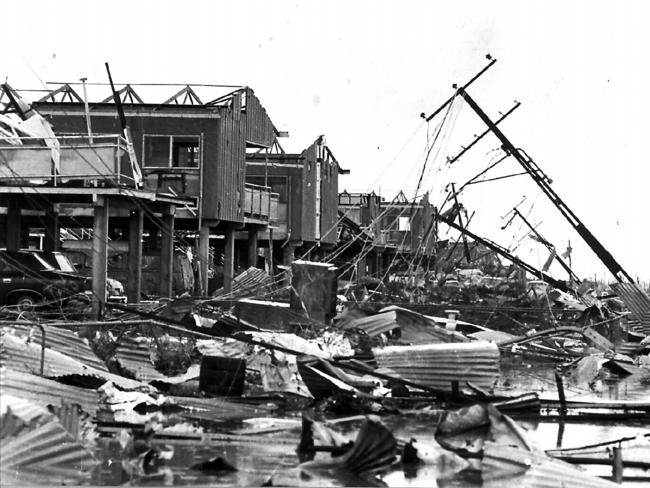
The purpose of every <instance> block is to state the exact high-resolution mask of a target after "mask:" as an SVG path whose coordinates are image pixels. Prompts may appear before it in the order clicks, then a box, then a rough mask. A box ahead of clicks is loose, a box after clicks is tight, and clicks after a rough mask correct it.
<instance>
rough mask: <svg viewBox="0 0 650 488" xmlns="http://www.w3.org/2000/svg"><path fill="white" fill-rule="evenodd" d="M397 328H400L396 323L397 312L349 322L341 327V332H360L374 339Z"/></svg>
mask: <svg viewBox="0 0 650 488" xmlns="http://www.w3.org/2000/svg"><path fill="white" fill-rule="evenodd" d="M399 328H400V326H399V324H398V323H397V312H395V311H391V312H384V313H378V314H377V315H370V316H369V317H363V318H360V319H355V320H351V321H350V322H348V323H346V324H345V325H343V326H342V327H341V330H347V331H353V330H362V331H364V332H365V333H366V334H368V336H370V337H376V336H378V335H380V334H385V333H386V332H390V331H391V330H395V329H399Z"/></svg>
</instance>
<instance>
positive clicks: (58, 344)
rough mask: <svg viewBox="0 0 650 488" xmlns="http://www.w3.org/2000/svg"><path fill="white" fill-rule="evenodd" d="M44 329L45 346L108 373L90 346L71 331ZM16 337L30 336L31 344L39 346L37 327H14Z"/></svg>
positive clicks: (44, 326)
mask: <svg viewBox="0 0 650 488" xmlns="http://www.w3.org/2000/svg"><path fill="white" fill-rule="evenodd" d="M43 328H44V329H45V345H46V347H48V348H50V349H53V350H55V351H59V352H62V353H63V354H66V355H68V356H70V357H73V358H75V359H76V360H77V361H79V362H81V363H83V364H87V365H88V366H92V367H93V368H95V369H98V370H100V371H108V368H107V367H106V364H104V361H102V360H101V359H99V358H98V357H97V355H96V354H95V353H94V352H93V350H92V349H91V348H90V346H89V345H88V344H87V343H86V342H85V341H84V339H82V338H81V337H79V336H78V335H77V334H76V333H74V332H73V331H71V330H66V329H61V328H58V327H50V326H48V325H45V324H43ZM15 330H16V335H18V336H26V335H31V337H32V342H33V343H35V344H38V345H41V341H42V337H41V331H40V330H39V329H38V327H22V326H21V327H16V329H15Z"/></svg>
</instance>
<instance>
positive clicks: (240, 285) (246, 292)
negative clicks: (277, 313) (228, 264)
mask: <svg viewBox="0 0 650 488" xmlns="http://www.w3.org/2000/svg"><path fill="white" fill-rule="evenodd" d="M272 286H273V278H271V276H270V275H269V274H268V273H267V272H266V271H264V270H262V269H259V268H255V267H252V266H251V267H250V268H248V269H247V270H245V271H243V272H242V273H240V274H239V275H237V276H236V277H235V278H234V279H233V281H232V289H231V291H230V292H228V293H225V292H224V289H223V288H219V289H218V290H217V291H215V292H214V293H213V295H212V296H214V297H216V298H220V297H226V296H227V297H228V298H243V297H253V296H263V295H264V294H265V292H267V291H269V290H270V289H271V287H272Z"/></svg>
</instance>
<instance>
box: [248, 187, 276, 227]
mask: <svg viewBox="0 0 650 488" xmlns="http://www.w3.org/2000/svg"><path fill="white" fill-rule="evenodd" d="M278 199H279V195H278V194H277V193H273V192H272V191H271V187H269V186H260V185H253V184H251V183H246V184H245V185H244V215H245V216H246V217H250V218H254V219H259V220H265V221H274V220H276V219H277V217H278Z"/></svg>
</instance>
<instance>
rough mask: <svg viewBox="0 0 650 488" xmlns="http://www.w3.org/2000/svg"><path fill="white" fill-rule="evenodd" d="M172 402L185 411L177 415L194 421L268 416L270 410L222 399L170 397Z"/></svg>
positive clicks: (264, 407)
mask: <svg viewBox="0 0 650 488" xmlns="http://www.w3.org/2000/svg"><path fill="white" fill-rule="evenodd" d="M169 398H170V399H171V400H173V402H174V403H175V404H176V405H178V406H179V407H182V408H184V409H185V410H184V411H182V412H179V415H181V416H183V417H186V418H188V419H194V420H209V421H213V422H222V421H224V420H235V419H245V418H251V417H256V416H260V415H268V414H269V412H270V411H271V409H270V408H269V407H266V406H263V405H247V404H245V403H239V402H233V401H229V400H225V399H223V398H219V397H214V398H197V397H180V396H170V397H169Z"/></svg>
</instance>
